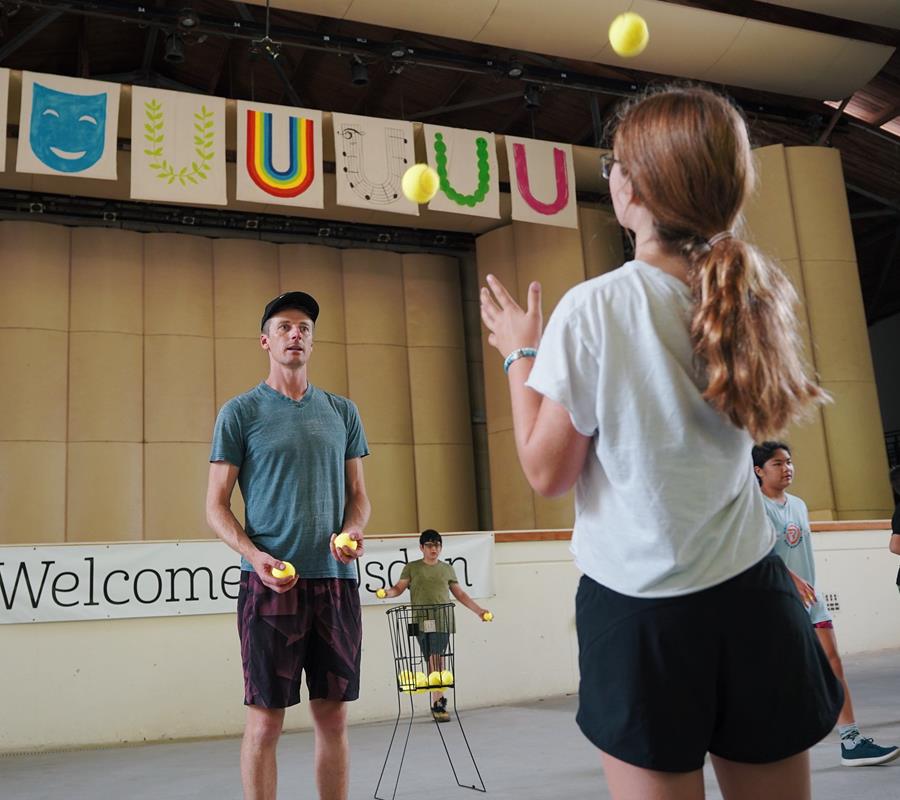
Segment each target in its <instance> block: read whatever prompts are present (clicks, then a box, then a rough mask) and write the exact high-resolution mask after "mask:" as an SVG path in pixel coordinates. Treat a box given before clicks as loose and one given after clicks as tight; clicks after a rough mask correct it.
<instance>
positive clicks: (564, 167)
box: [506, 136, 578, 228]
mask: <svg viewBox="0 0 900 800" xmlns="http://www.w3.org/2000/svg"><path fill="white" fill-rule="evenodd" d="M506 155H507V159H508V163H509V193H510V197H511V199H512V218H513V220H515V221H517V222H536V223H538V224H541V225H559V226H561V227H564V228H577V227H578V207H577V205H576V202H575V168H574V165H573V162H572V146H571V145H568V144H557V143H555V142H541V141H538V140H537V139H520V138H519V137H517V136H507V137H506Z"/></svg>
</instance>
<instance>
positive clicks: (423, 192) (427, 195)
mask: <svg viewBox="0 0 900 800" xmlns="http://www.w3.org/2000/svg"><path fill="white" fill-rule="evenodd" d="M440 185H441V179H440V178H439V177H438V174H437V173H436V172H435V171H434V170H433V169H432V168H431V167H429V166H428V164H413V165H412V166H411V167H410V168H409V169H408V170H406V172H404V173H403V178H402V180H401V181H400V187H401V188H402V189H403V194H404V195H405V196H406V199H407V200H409V201H410V202H411V203H419V204H421V203H427V202H428V201H429V200H431V198H432V197H434V196H435V195H436V194H437V190H438V188H439V187H440Z"/></svg>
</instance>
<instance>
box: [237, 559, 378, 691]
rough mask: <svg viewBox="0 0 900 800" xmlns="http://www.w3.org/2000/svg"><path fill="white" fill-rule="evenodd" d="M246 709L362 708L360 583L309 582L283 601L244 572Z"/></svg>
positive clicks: (241, 624) (241, 614)
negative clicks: (314, 704)
mask: <svg viewBox="0 0 900 800" xmlns="http://www.w3.org/2000/svg"><path fill="white" fill-rule="evenodd" d="M237 612H238V614H237V618H238V633H239V635H240V638H241V660H242V661H243V665H244V703H245V704H246V705H252V706H261V707H263V708H286V707H288V706H292V705H296V704H297V703H299V702H300V675H301V672H305V673H306V688H307V691H308V693H309V699H310V700H342V701H349V700H356V699H357V698H358V697H359V667H360V655H361V652H362V647H361V644H362V615H361V613H360V606H359V590H358V589H357V586H356V581H355V580H352V579H342V578H308V579H303V578H301V579H300V580H298V581H297V583H296V585H295V586H294V587H293V588H292V589H291V590H290V591H288V592H285V593H284V594H279V593H278V592H275V591H273V590H272V589H270V588H269V587H268V586H266V585H265V584H264V583H263V582H262V581H261V580H260V579H259V576H258V575H257V574H256V573H255V572H249V571H246V570H245V571H242V572H241V588H240V592H239V594H238V606H237Z"/></svg>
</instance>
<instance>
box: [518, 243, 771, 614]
mask: <svg viewBox="0 0 900 800" xmlns="http://www.w3.org/2000/svg"><path fill="white" fill-rule="evenodd" d="M691 308H692V298H691V293H690V290H689V289H688V287H687V286H686V285H685V284H684V283H683V282H682V281H680V280H678V279H677V278H675V277H674V276H672V275H669V274H668V273H666V272H663V271H662V270H660V269H657V268H656V267H653V266H650V265H649V264H645V263H643V262H641V261H630V262H628V263H626V264H625V265H623V266H622V267H620V268H619V269H617V270H614V271H613V272H610V273H607V274H606V275H602V276H600V277H599V278H594V279H592V280H589V281H586V282H584V283H582V284H579V285H578V286H575V287H574V288H572V289H570V290H569V291H568V292H567V293H566V295H565V296H564V297H563V299H562V300H561V301H560V303H559V305H558V306H557V308H556V310H555V311H554V312H553V315H552V316H551V318H550V321H549V322H548V324H547V328H546V330H545V332H544V336H543V338H542V340H541V344H540V347H539V349H538V355H537V359H536V360H535V364H534V367H533V369H532V371H531V375H530V377H529V379H528V386H530V387H531V388H532V389H534V390H535V391H538V392H540V393H541V394H543V395H545V396H547V397H549V398H551V399H553V400H555V401H556V402H558V403H560V404H562V405H563V406H564V407H565V408H566V409H567V410H568V412H569V414H570V416H571V418H572V424H573V425H574V426H575V428H576V430H578V431H579V432H580V433H582V434H584V435H585V436H590V437H592V442H591V447H590V448H589V451H588V456H587V459H586V462H585V465H584V468H583V470H582V472H581V475H580V476H579V478H578V481H577V483H576V487H575V529H574V532H573V536H572V552H573V554H574V556H575V561H576V564H577V565H578V567H579V569H581V571H582V572H584V573H585V574H587V575H588V576H589V577H591V578H592V579H593V580H595V581H597V582H598V583H601V584H603V585H604V586H607V587H609V588H610V589H613V590H614V591H617V592H620V593H622V594H627V595H631V596H633V597H671V596H676V595H684V594H689V593H691V592H696V591H699V590H701V589H705V588H708V587H711V586H715V585H716V584H719V583H722V582H724V581H726V580H728V579H729V578H732V577H734V576H736V575H738V574H739V573H741V572H743V571H744V570H746V569H749V568H750V567H751V566H753V565H754V564H756V563H757V562H758V561H760V560H761V559H762V558H764V557H765V556H766V555H767V554H768V553H769V552H770V551H771V549H772V545H773V543H774V536H773V534H772V529H771V526H770V525H769V523H768V521H767V519H766V512H765V510H764V508H763V504H762V499H761V492H760V491H759V488H758V486H757V483H756V478H755V476H754V473H753V464H752V461H751V458H750V450H751V447H752V444H753V442H752V441H751V438H750V436H749V434H748V433H747V432H746V431H744V430H741V429H739V428H737V427H735V426H734V425H733V424H732V423H731V422H730V421H729V420H728V419H727V418H726V417H725V416H724V415H722V414H720V413H718V412H717V411H715V410H714V409H713V408H712V407H711V406H710V405H709V404H708V403H707V402H706V401H705V400H704V399H703V397H702V388H703V384H704V375H703V372H702V370H698V369H697V368H696V365H695V362H694V356H693V351H692V347H691V341H690V335H689V324H690V317H691Z"/></svg>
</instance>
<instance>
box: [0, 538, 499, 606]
mask: <svg viewBox="0 0 900 800" xmlns="http://www.w3.org/2000/svg"><path fill="white" fill-rule="evenodd" d="M493 542H494V537H493V534H491V533H473V534H453V535H448V536H445V537H444V549H443V552H442V553H441V559H442V560H444V561H447V562H448V563H450V564H452V565H453V567H454V569H455V570H456V575H457V577H458V578H459V582H460V585H461V586H462V588H463V589H464V590H465V591H466V592H468V593H469V594H470V595H471V596H472V597H489V596H490V595H492V594H493V591H494V550H493ZM421 557H422V554H421V552H420V550H419V540H418V537H413V536H410V537H409V538H396V539H377V538H373V539H368V538H367V539H366V549H365V554H364V555H363V557H362V558H361V559H359V560H358V561H357V562H356V565H357V583H358V585H359V594H360V600H361V601H362V602H363V604H374V603H379V604H381V603H408V602H409V595H408V594H405V595H403V596H401V597H399V598H395V599H394V600H390V601H388V600H385V601H382V600H378V599H377V598H376V597H375V592H376V591H377V590H378V589H383V588H385V587H387V586H391V585H393V584H395V583H396V582H397V581H398V580H399V579H400V573H401V572H402V570H403V566H404V565H405V564H406V563H407V562H408V561H414V560H415V559H417V558H421ZM239 588H240V558H239V557H238V556H237V554H236V553H234V552H233V551H232V550H230V549H229V548H228V547H226V546H225V545H224V544H222V543H221V542H219V541H218V540H216V541H191V542H129V543H122V544H107V545H102V544H97V545H58V546H46V547H44V546H33V547H11V546H10V547H0V624H3V623H20V622H70V621H76V620H96V619H123V618H129V617H168V616H187V615H192V614H228V613H233V612H234V611H235V604H236V600H237V596H238V590H239Z"/></svg>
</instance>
